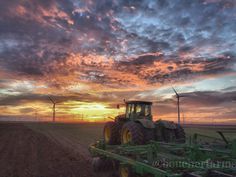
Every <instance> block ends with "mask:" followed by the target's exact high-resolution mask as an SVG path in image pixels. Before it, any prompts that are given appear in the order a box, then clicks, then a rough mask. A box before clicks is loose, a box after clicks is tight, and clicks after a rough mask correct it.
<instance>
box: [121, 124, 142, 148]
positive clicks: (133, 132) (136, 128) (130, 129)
mask: <svg viewBox="0 0 236 177" xmlns="http://www.w3.org/2000/svg"><path fill="white" fill-rule="evenodd" d="M144 139H145V136H144V131H143V127H142V125H140V124H139V123H136V122H132V121H130V122H127V123H125V124H124V125H123V127H122V129H121V143H122V144H133V145H140V144H143V143H144Z"/></svg>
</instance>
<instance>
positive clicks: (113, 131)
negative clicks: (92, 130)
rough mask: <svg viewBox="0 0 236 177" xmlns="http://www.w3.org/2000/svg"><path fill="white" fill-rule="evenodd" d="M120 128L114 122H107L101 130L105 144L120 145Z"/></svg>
mask: <svg viewBox="0 0 236 177" xmlns="http://www.w3.org/2000/svg"><path fill="white" fill-rule="evenodd" d="M119 129H120V126H119V125H118V124H117V123H116V122H107V123H106V124H105V126H104V129H103V138H104V141H105V143H106V144H109V145H116V144H120V130H119Z"/></svg>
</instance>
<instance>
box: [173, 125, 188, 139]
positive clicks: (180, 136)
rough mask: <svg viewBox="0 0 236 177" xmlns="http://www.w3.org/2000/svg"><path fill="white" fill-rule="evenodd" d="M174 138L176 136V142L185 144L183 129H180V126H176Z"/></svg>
mask: <svg viewBox="0 0 236 177" xmlns="http://www.w3.org/2000/svg"><path fill="white" fill-rule="evenodd" d="M175 136H176V141H177V142H178V143H185V141H186V136H185V132H184V129H183V127H181V126H180V125H178V126H177V128H176V129H175Z"/></svg>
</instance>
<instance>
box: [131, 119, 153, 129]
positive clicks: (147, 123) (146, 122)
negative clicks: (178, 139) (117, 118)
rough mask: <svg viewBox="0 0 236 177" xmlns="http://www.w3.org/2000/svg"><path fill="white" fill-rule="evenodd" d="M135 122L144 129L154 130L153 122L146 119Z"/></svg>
mask: <svg viewBox="0 0 236 177" xmlns="http://www.w3.org/2000/svg"><path fill="white" fill-rule="evenodd" d="M135 122H138V123H140V124H142V126H143V127H144V128H155V124H154V123H153V121H151V120H148V119H138V120H135Z"/></svg>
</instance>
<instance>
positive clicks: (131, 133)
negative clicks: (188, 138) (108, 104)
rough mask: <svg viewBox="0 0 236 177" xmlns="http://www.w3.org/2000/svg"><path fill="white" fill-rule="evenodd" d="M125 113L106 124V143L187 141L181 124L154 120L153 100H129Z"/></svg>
mask: <svg viewBox="0 0 236 177" xmlns="http://www.w3.org/2000/svg"><path fill="white" fill-rule="evenodd" d="M125 105H126V112H125V114H122V115H118V116H117V117H116V118H115V120H114V121H112V122H107V123H106V124H105V126H104V130H103V136H104V140H105V143H106V144H109V145H119V144H131V145H142V144H147V143H148V142H149V141H151V140H155V141H162V142H179V143H185V132H184V130H183V128H182V127H181V126H180V125H177V124H175V123H174V122H171V121H164V120H158V121H156V122H154V121H153V117H152V112H151V108H152V102H147V101H127V102H125Z"/></svg>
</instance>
